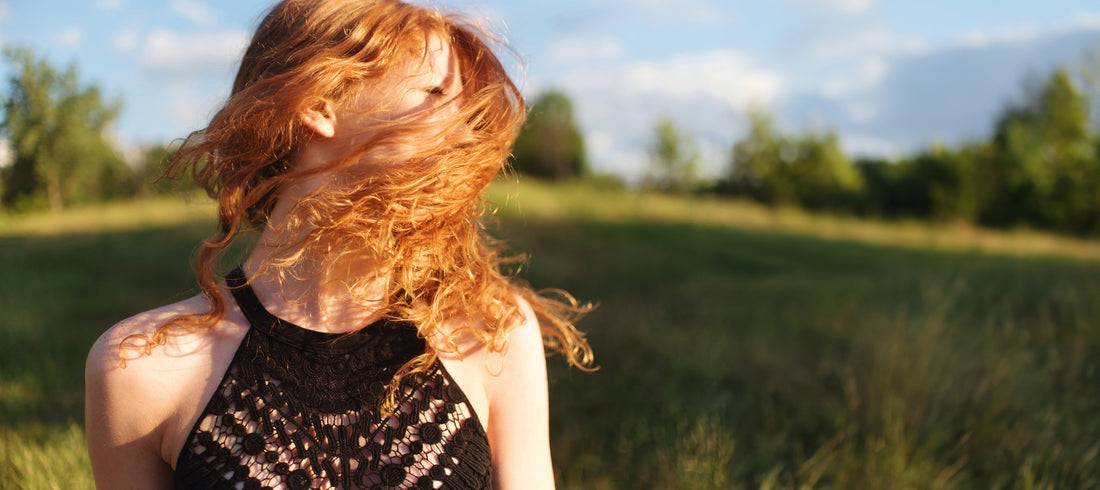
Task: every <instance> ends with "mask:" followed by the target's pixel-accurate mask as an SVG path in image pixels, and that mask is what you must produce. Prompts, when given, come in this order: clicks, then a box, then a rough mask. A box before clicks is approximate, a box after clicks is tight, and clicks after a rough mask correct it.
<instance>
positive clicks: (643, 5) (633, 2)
mask: <svg viewBox="0 0 1100 490" xmlns="http://www.w3.org/2000/svg"><path fill="white" fill-rule="evenodd" d="M612 3H614V4H617V6H618V7H619V8H625V9H630V10H634V9H644V10H648V11H649V12H651V13H653V14H656V15H658V16H660V17H661V19H662V20H669V19H675V20H677V21H681V20H688V21H691V22H699V23H703V24H711V25H713V24H728V23H732V22H733V20H734V16H733V14H732V13H731V12H730V9H729V5H728V4H723V3H719V4H717V5H725V7H726V8H725V9H723V8H720V7H718V6H716V4H715V3H714V2H712V1H710V0H613V2H612Z"/></svg>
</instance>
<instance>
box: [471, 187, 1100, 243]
mask: <svg viewBox="0 0 1100 490" xmlns="http://www.w3.org/2000/svg"><path fill="white" fill-rule="evenodd" d="M519 195H522V199H517V198H516V197H515V196H519ZM489 197H490V199H492V200H493V201H495V202H496V203H498V204H499V205H501V207H502V208H503V209H504V210H505V211H506V212H509V213H512V214H514V215H518V216H523V217H525V218H527V219H538V220H560V219H585V220H592V221H598V222H607V223H622V222H663V223H691V224H697V225H707V226H721V227H734V228H741V229H751V230H760V231H773V232H785V233H794V234H800V235H807V236H812V237H817V238H827V239H838V240H851V241H857V242H862V243H868V244H879V245H895V246H903V247H910V248H915V249H921V250H944V251H955V252H983V253H995V254H1007V255H1015V256H1035V255H1039V256H1053V257H1075V258H1084V259H1100V242H1098V241H1096V240H1083V239H1076V238H1072V237H1066V236H1062V235H1056V234H1052V233H1046V232H1042V231H1036V230H1028V229H1022V228H1021V229H1016V230H1007V231H1005V230H993V229H987V228H980V227H977V226H974V225H971V224H968V223H964V222H950V223H936V222H927V221H917V220H895V221H882V220H871V219H861V218H856V217H851V216H843V215H832V214H823V213H812V212H807V211H804V210H801V209H798V208H791V207H779V208H775V207H769V206H765V205H762V204H759V203H755V202H752V201H745V200H736V199H730V198H725V197H715V196H704V197H699V198H684V197H679V196H673V195H668V194H660V193H646V192H641V193H632V192H623V191H619V190H615V189H608V188H606V187H601V186H597V185H591V184H587V183H578V184H567V185H554V184H547V183H541V182H538V181H530V180H524V181H523V184H522V185H521V186H517V185H516V183H515V181H514V180H513V181H509V182H499V183H498V184H497V185H496V186H494V187H493V188H492V189H491V191H490V193H489Z"/></svg>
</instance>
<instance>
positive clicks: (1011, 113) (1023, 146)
mask: <svg viewBox="0 0 1100 490" xmlns="http://www.w3.org/2000/svg"><path fill="white" fill-rule="evenodd" d="M992 144H993V148H994V158H992V159H991V160H989V161H988V162H987V163H988V165H989V166H988V167H987V168H986V169H984V170H985V172H984V173H985V174H986V175H987V177H988V179H989V180H990V184H989V185H988V186H987V189H986V193H985V196H984V199H983V200H982V201H981V204H980V205H981V208H980V214H979V218H980V219H981V221H982V222H984V223H987V224H992V225H1002V226H1003V225H1010V224H1014V223H1026V224H1031V225H1035V226H1040V227H1044V228H1053V229H1058V230H1063V231H1075V232H1088V231H1096V230H1097V229H1098V227H1100V199H1098V197H1097V196H1098V194H1097V191H1096V189H1097V185H1098V184H1100V180H1098V174H1100V162H1098V160H1097V154H1096V146H1095V141H1094V140H1093V138H1092V136H1091V135H1090V133H1089V103H1088V100H1087V99H1086V98H1085V96H1084V95H1082V93H1081V91H1080V90H1079V89H1078V88H1077V87H1076V85H1075V84H1074V83H1073V80H1072V78H1071V77H1070V74H1069V73H1068V72H1067V71H1066V70H1065V69H1059V70H1056V71H1055V72H1054V73H1053V74H1052V75H1051V76H1050V78H1048V79H1047V80H1046V82H1045V83H1044V84H1043V85H1042V87H1041V88H1040V89H1039V90H1037V91H1034V92H1033V93H1032V94H1031V95H1030V96H1029V97H1028V99H1027V100H1026V101H1025V102H1024V103H1023V104H1021V105H1019V106H1016V107H1010V108H1009V109H1008V110H1006V111H1005V112H1004V114H1003V115H1002V116H1001V117H1000V119H999V120H998V121H997V127H996V132H995V136H994V139H993V143H992Z"/></svg>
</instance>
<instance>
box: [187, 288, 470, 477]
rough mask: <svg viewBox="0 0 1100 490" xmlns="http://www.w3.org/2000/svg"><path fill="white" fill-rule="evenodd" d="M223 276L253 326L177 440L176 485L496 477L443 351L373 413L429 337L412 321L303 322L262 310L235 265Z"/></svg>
mask: <svg viewBox="0 0 1100 490" xmlns="http://www.w3.org/2000/svg"><path fill="white" fill-rule="evenodd" d="M226 279H227V283H228V284H229V286H230V289H231V290H232V291H233V295H234V298H235V299H236V301H237V303H238V305H239V306H240V307H241V310H242V311H243V312H244V313H245V316H246V317H247V318H248V320H249V322H250V323H251V325H252V328H250V329H249V331H248V333H246V334H245V337H244V339H243V340H242V341H241V345H240V346H239V347H238V348H237V352H236V354H235V355H234V357H233V360H232V362H231V363H230V366H229V368H228V369H227V370H226V373H225V377H224V378H223V379H222V381H221V383H220V384H219V385H218V388H217V390H216V391H215V392H214V395H213V396H212V397H211V398H210V400H209V402H208V403H207V405H206V408H205V409H204V410H203V412H202V414H201V415H200V416H199V418H198V420H197V421H196V422H195V425H194V427H193V428H192V430H191V433H190V435H189V436H188V439H187V442H186V443H185V444H184V446H183V449H182V450H181V451H180V455H179V459H178V461H177V465H176V486H177V487H178V488H234V489H261V488H272V489H291V490H299V489H307V488H318V489H319V488H376V489H382V488H386V489H389V488H421V489H443V488H450V489H463V488H489V487H490V486H491V478H490V471H491V456H490V452H489V441H488V438H487V437H486V435H485V430H484V428H483V427H482V426H481V423H480V422H479V421H478V419H477V417H476V416H475V414H474V412H473V409H472V407H471V406H470V404H469V402H468V400H467V399H466V396H465V394H464V393H463V392H462V390H461V388H459V386H458V385H457V384H456V383H455V382H454V380H453V379H451V377H450V375H449V374H448V373H447V372H446V370H445V369H444V368H443V366H442V364H440V363H439V361H436V363H435V364H434V365H433V366H432V367H431V368H430V369H429V370H428V371H427V372H425V373H421V374H418V375H415V376H408V377H406V378H405V379H404V381H403V382H402V384H401V387H400V389H399V390H400V391H399V392H400V394H401V398H400V399H399V401H400V404H399V407H398V409H397V411H396V412H395V413H393V414H392V415H390V416H387V417H384V418H383V417H382V415H381V414H380V413H379V410H378V405H379V402H380V400H381V398H382V396H383V395H384V394H385V389H386V386H387V385H388V383H389V382H390V380H392V379H393V375H394V373H395V372H396V371H397V369H398V368H400V367H401V366H402V365H403V364H404V363H405V362H406V361H408V360H409V359H412V358H413V357H415V356H417V355H419V354H421V353H423V352H424V349H425V348H426V345H425V343H424V340H423V339H420V338H418V337H417V336H416V329H415V328H414V327H412V326H411V325H408V324H405V323H397V322H389V321H385V320H380V321H379V322H376V323H375V324H373V325H370V326H369V327H366V328H364V329H362V330H360V331H357V332H355V333H353V334H326V333H321V332H315V331H311V330H306V329H303V328H301V327H298V326H295V325H293V324H290V323H287V322H284V321H282V320H280V319H279V318H277V317H275V316H273V315H271V314H270V313H268V312H267V311H266V310H264V309H263V306H262V305H261V303H260V301H259V299H258V298H257V297H256V295H255V293H254V292H253V291H252V289H251V288H250V287H249V286H248V285H247V282H246V281H245V278H244V274H243V273H242V272H241V271H240V269H237V270H234V271H233V272H232V273H231V274H230V275H229V277H227V278H226Z"/></svg>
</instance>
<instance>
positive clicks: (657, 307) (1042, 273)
mask: <svg viewBox="0 0 1100 490" xmlns="http://www.w3.org/2000/svg"><path fill="white" fill-rule="evenodd" d="M490 196H491V197H492V198H493V199H494V200H495V201H497V202H498V203H500V204H501V210H500V212H499V213H498V217H499V219H498V221H499V230H500V234H501V235H503V236H505V237H507V238H508V239H509V240H510V243H511V244H512V245H513V248H514V249H516V250H517V251H526V252H530V254H531V261H530V264H529V267H528V268H527V269H526V272H525V275H526V277H527V279H529V280H530V281H531V282H532V283H533V284H534V285H535V286H537V287H563V288H566V289H567V290H569V291H571V292H572V293H574V294H575V295H577V296H578V297H580V298H582V299H589V300H593V301H597V302H599V303H600V307H599V308H598V309H597V310H596V311H595V312H593V313H592V314H591V315H590V316H589V317H588V318H586V319H585V320H584V321H582V323H581V326H582V328H583V329H585V330H587V331H588V332H589V336H590V339H591V341H592V344H593V347H594V348H595V350H596V355H597V362H598V363H599V364H600V366H601V369H600V370H599V371H597V372H595V373H592V374H586V373H583V372H580V371H576V370H570V369H568V368H566V367H565V366H563V363H561V362H560V360H558V359H551V362H550V366H551V372H550V374H551V403H552V407H551V413H552V420H551V425H552V427H551V429H552V445H553V449H554V457H555V461H554V462H555V468H556V471H557V478H558V483H559V486H561V487H562V488H692V489H694V488H899V489H902V488H904V489H908V488H983V489H984V488H1006V489H1017V488H1018V489H1029V488H1036V489H1037V488H1100V455H1098V453H1100V417H1097V416H1096V414H1097V413H1100V390H1098V389H1097V387H1098V386H1100V326H1098V323H1100V322H1097V320H1096V319H1097V318H1100V246H1098V244H1097V243H1095V242H1089V241H1081V240H1073V239H1065V238H1058V237H1052V236H1049V235H1042V234H1038V233H1033V232H1027V231H1016V232H1010V233H998V232H990V231H985V230H979V229H974V228H970V227H966V226H961V225H957V224H941V225H935V224H922V223H881V222H866V221H858V220H852V219H847V218H842V217H833V216H816V215H810V214H806V213H801V212H798V211H793V210H781V211H772V210H768V209H765V208H761V207H759V206H755V205H752V204H748V203H739V202H728V201H721V200H716V199H699V200H688V199H681V198H674V197H668V196H660V195H644V194H643V195H635V194H623V193H621V192H619V191H613V190H607V189H599V188H593V187H588V186H583V185H577V186H569V187H552V186H546V185H540V184H535V183H524V184H523V185H520V186H518V187H517V186H515V185H513V184H504V185H498V186H496V187H494V188H493V189H492V192H491V193H490ZM209 210H210V208H209V207H208V206H202V205H192V206H184V205H181V204H179V203H177V202H175V201H167V200H161V201H149V202H142V203H138V204H134V203H130V204H121V205H111V206H107V207H103V208H87V209H83V210H75V211H73V212H66V213H64V214H61V215H40V216H29V217H7V218H2V219H0V274H2V278H3V281H0V311H2V312H3V314H2V315H0V354H2V355H0V487H3V488H8V486H10V487H11V488H80V487H84V486H87V484H88V481H89V478H90V473H89V470H88V468H87V458H86V456H85V455H84V454H83V442H82V434H83V429H82V427H81V424H82V420H81V419H82V416H81V411H82V407H81V404H82V394H81V393H82V373H81V370H82V366H83V359H84V355H85V352H86V351H87V348H88V347H89V346H90V344H91V342H92V340H94V338H95V337H96V336H97V335H98V334H99V333H100V332H101V331H102V330H103V329H105V328H106V327H107V326H109V325H110V324H112V323H114V322H116V321H118V320H119V319H121V318H124V317H125V316H128V315H130V314H132V313H134V312H137V311H140V310H143V309H147V308H150V307H153V306H157V305H160V304H164V303H167V302H170V301H174V300H177V299H180V298H182V297H184V296H188V295H190V294H193V292H194V287H193V286H192V282H191V281H192V278H191V273H190V269H189V255H190V252H191V250H192V249H193V247H194V245H195V244H196V243H197V242H198V241H199V240H200V239H201V238H202V237H203V236H204V235H205V233H206V231H207V230H208V229H209V226H210V225H209V221H208V219H209V218H208V217H207V216H209V212H210V211H209Z"/></svg>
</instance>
